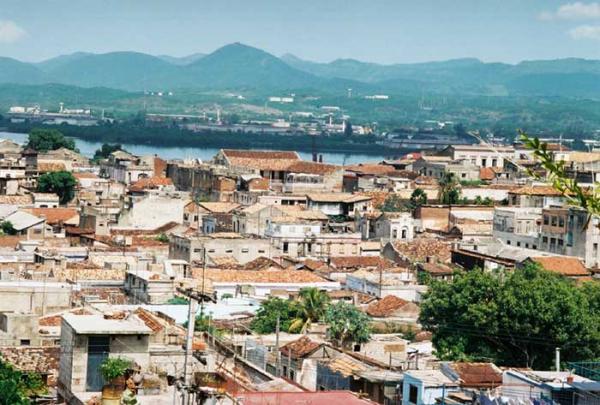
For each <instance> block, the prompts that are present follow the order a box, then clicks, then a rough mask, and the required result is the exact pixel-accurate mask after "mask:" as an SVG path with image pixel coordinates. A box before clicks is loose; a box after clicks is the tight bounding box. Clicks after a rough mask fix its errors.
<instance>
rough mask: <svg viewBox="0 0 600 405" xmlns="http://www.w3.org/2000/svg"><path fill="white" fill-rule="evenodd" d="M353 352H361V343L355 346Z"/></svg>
mask: <svg viewBox="0 0 600 405" xmlns="http://www.w3.org/2000/svg"><path fill="white" fill-rule="evenodd" d="M352 350H353V351H355V352H360V343H357V344H355V345H354V347H353V348H352Z"/></svg>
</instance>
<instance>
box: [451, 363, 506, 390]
mask: <svg viewBox="0 0 600 405" xmlns="http://www.w3.org/2000/svg"><path fill="white" fill-rule="evenodd" d="M450 367H451V368H452V369H453V370H454V371H455V372H456V374H458V376H459V378H460V379H461V385H462V386H463V387H491V386H493V387H497V386H499V385H502V370H500V369H499V368H498V367H496V365H495V364H493V363H453V364H451V365H450Z"/></svg>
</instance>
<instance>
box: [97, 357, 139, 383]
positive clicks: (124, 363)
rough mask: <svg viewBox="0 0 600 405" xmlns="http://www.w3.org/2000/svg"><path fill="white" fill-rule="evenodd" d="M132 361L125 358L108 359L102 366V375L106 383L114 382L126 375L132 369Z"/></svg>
mask: <svg viewBox="0 0 600 405" xmlns="http://www.w3.org/2000/svg"><path fill="white" fill-rule="evenodd" d="M131 364H132V362H131V360H128V359H125V358H123V357H108V358H107V359H105V360H104V361H103V362H102V364H101V365H100V373H102V377H104V379H105V380H106V381H109V382H110V381H113V380H114V379H115V378H118V377H122V376H124V375H125V373H126V372H127V370H128V369H129V368H131Z"/></svg>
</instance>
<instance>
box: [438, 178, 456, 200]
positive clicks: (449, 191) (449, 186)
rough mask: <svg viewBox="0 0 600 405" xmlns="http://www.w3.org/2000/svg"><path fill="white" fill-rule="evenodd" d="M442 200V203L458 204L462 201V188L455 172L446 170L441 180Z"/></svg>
mask: <svg viewBox="0 0 600 405" xmlns="http://www.w3.org/2000/svg"><path fill="white" fill-rule="evenodd" d="M439 185H440V202H441V203H442V204H458V203H459V202H460V188H459V183H458V180H456V176H455V175H454V173H449V172H445V173H444V175H443V176H442V178H441V179H440V180H439Z"/></svg>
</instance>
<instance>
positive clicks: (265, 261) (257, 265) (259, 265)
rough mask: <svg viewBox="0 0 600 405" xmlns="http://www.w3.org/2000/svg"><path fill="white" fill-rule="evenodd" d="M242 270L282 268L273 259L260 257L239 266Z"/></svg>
mask: <svg viewBox="0 0 600 405" xmlns="http://www.w3.org/2000/svg"><path fill="white" fill-rule="evenodd" d="M241 268H242V269H243V270H264V269H266V268H280V269H283V267H282V266H281V265H280V264H279V263H277V262H276V261H275V260H273V259H269V258H268V257H264V256H260V257H257V258H256V259H254V260H251V261H249V262H248V263H246V264H244V265H242V266H241Z"/></svg>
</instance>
